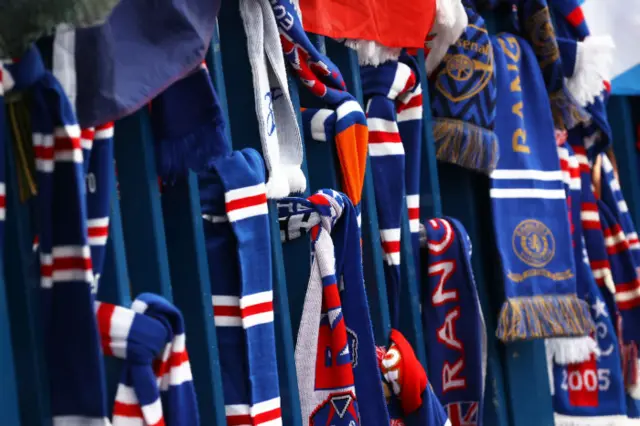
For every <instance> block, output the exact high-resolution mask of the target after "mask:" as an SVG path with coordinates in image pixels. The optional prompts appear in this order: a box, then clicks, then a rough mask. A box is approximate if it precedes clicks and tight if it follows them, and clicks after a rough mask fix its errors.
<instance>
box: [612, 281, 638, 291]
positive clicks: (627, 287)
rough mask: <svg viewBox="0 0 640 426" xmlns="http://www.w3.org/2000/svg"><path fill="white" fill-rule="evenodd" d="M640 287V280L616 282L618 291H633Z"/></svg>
mask: <svg viewBox="0 0 640 426" xmlns="http://www.w3.org/2000/svg"><path fill="white" fill-rule="evenodd" d="M638 287H640V281H638V280H637V279H636V280H633V281H631V282H628V283H622V284H616V292H618V291H631V290H635V289H637V288H638Z"/></svg>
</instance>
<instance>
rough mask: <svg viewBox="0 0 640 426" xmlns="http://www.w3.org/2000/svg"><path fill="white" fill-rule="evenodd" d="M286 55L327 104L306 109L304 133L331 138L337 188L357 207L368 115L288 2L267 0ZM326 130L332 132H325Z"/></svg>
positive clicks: (306, 84) (303, 116)
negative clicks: (337, 167)
mask: <svg viewBox="0 0 640 426" xmlns="http://www.w3.org/2000/svg"><path fill="white" fill-rule="evenodd" d="M271 6H272V7H273V11H274V14H275V16H276V20H277V22H278V27H279V29H280V40H281V42H282V48H283V49H284V55H285V59H286V60H287V61H288V62H289V64H290V65H291V67H292V68H293V70H294V72H295V73H296V74H297V76H298V78H299V79H300V81H301V82H302V84H303V85H304V86H305V87H307V88H308V89H309V91H310V92H311V93H312V94H313V95H314V96H316V97H317V98H319V99H320V100H321V101H322V102H323V103H325V104H326V105H327V106H328V107H329V109H325V108H321V109H316V108H313V109H307V110H305V111H304V112H303V114H302V121H303V125H304V127H305V134H310V135H312V136H313V138H312V139H307V140H308V141H309V140H316V141H321V142H329V141H333V142H334V143H335V145H336V151H337V153H338V158H339V160H340V174H341V183H340V184H341V190H342V191H343V192H344V193H345V194H347V196H348V197H349V198H350V199H351V201H352V202H353V204H354V205H355V206H356V208H358V209H359V205H360V199H361V196H362V186H363V184H364V171H365V168H366V163H367V141H368V130H367V119H366V117H365V115H364V112H363V111H362V107H361V106H360V104H359V103H358V102H357V101H356V99H355V98H354V97H353V95H351V94H350V93H349V92H347V90H346V85H345V82H344V80H343V78H342V74H340V70H339V69H338V67H337V66H336V65H335V64H333V63H332V62H331V61H330V60H329V58H328V57H327V56H326V55H323V54H322V53H321V52H320V51H319V50H318V49H317V48H316V47H315V46H314V45H313V43H311V41H310V40H309V38H308V37H307V35H306V33H305V32H304V28H303V27H302V23H301V21H300V18H299V17H298V14H297V13H296V10H295V7H294V5H293V2H291V1H287V0H273V1H271ZM329 131H331V132H329Z"/></svg>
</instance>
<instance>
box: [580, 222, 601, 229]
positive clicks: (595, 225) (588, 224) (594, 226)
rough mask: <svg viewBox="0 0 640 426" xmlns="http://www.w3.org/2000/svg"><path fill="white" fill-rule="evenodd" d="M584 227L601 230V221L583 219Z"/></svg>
mask: <svg viewBox="0 0 640 426" xmlns="http://www.w3.org/2000/svg"><path fill="white" fill-rule="evenodd" d="M582 228H583V229H590V230H599V229H600V221H599V220H582Z"/></svg>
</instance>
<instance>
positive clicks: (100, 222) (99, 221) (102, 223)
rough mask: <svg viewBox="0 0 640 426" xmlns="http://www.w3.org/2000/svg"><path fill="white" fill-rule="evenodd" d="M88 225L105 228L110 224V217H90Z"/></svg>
mask: <svg viewBox="0 0 640 426" xmlns="http://www.w3.org/2000/svg"><path fill="white" fill-rule="evenodd" d="M87 226H89V228H105V227H107V226H109V217H98V218H95V219H89V220H87Z"/></svg>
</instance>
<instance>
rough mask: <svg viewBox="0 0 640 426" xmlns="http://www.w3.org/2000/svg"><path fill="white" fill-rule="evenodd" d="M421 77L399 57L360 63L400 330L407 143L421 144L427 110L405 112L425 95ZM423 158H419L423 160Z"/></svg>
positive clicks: (413, 197) (395, 323) (390, 292)
mask: <svg viewBox="0 0 640 426" xmlns="http://www.w3.org/2000/svg"><path fill="white" fill-rule="evenodd" d="M414 65H415V64H414ZM416 76H417V73H416V69H415V68H413V69H412V68H411V67H410V66H409V65H407V64H405V63H403V62H397V61H388V62H385V63H384V64H382V65H379V66H377V67H374V66H364V67H361V78H362V88H363V93H364V99H365V103H366V111H367V125H368V127H369V156H370V158H371V170H372V174H373V187H374V191H375V196H376V197H375V198H376V210H377V212H378V221H379V225H380V240H381V242H382V248H383V251H384V260H385V263H384V267H385V281H386V283H387V297H388V299H389V306H390V308H389V309H390V314H391V327H392V328H398V326H399V322H400V309H399V308H400V224H401V220H402V211H403V204H404V200H403V199H404V198H405V179H406V173H405V151H404V145H403V142H404V141H405V140H406V141H407V143H408V144H409V145H410V146H414V147H415V146H417V145H418V144H419V143H420V139H421V130H422V127H421V125H420V124H421V122H422V108H409V109H408V111H409V113H405V112H404V111H407V105H409V103H408V102H409V101H411V100H412V99H413V101H414V105H415V101H416V100H417V101H421V99H422V96H419V97H416V95H415V92H416V91H418V93H419V92H420V84H419V82H418V79H417V78H416ZM420 106H421V104H420ZM408 119H409V121H407V120H408ZM396 120H397V121H396ZM400 123H402V131H401V129H400ZM419 159H420V157H418V161H419ZM414 163H415V161H414ZM412 167H413V169H412V172H413V173H414V176H415V178H414V179H415V180H416V181H417V176H418V172H417V171H416V170H415V164H412ZM390 176H405V179H390ZM417 189H418V188H417V187H416V186H414V188H413V190H414V191H415V192H414V193H413V194H411V198H410V197H407V201H406V202H407V203H412V204H411V207H413V208H418V207H419V195H418V193H417ZM416 199H417V202H416ZM407 205H408V206H409V204H407ZM414 213H415V211H414ZM419 214H420V213H419V211H418V215H417V219H419V217H420V216H419ZM414 225H415V221H414ZM418 225H419V224H418ZM419 230H420V229H419V226H418V229H417V230H416V229H415V227H414V229H412V237H414V238H415V239H416V240H418V244H419V234H418V232H419Z"/></svg>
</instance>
